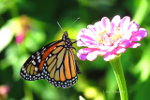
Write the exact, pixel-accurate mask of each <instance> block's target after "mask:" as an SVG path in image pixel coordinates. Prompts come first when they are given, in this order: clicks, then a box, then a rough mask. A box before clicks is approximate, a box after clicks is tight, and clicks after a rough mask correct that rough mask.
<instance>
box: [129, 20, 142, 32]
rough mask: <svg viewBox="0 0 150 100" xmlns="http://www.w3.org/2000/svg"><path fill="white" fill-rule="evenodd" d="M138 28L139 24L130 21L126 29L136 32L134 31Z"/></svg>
mask: <svg viewBox="0 0 150 100" xmlns="http://www.w3.org/2000/svg"><path fill="white" fill-rule="evenodd" d="M138 29H139V25H138V24H136V23H135V22H132V23H131V24H130V25H129V28H128V30H129V31H130V32H136V31H138Z"/></svg>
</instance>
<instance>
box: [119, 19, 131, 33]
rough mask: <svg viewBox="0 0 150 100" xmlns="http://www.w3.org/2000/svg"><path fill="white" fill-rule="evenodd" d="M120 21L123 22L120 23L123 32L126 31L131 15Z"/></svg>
mask: <svg viewBox="0 0 150 100" xmlns="http://www.w3.org/2000/svg"><path fill="white" fill-rule="evenodd" d="M120 23H121V24H120V28H121V32H122V33H125V32H126V31H127V29H128V27H129V24H130V17H128V16H125V17H124V18H122V20H121V22H120Z"/></svg>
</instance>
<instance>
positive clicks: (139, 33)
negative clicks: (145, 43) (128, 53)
mask: <svg viewBox="0 0 150 100" xmlns="http://www.w3.org/2000/svg"><path fill="white" fill-rule="evenodd" d="M146 36H147V31H146V30H145V29H144V28H140V29H139V31H137V32H135V33H133V35H132V37H131V39H130V40H131V41H140V40H142V38H144V37H146Z"/></svg>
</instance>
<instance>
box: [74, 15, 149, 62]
mask: <svg viewBox="0 0 150 100" xmlns="http://www.w3.org/2000/svg"><path fill="white" fill-rule="evenodd" d="M146 36H147V31H146V29H144V28H140V27H139V25H138V24H136V23H135V22H134V21H131V20H130V17H128V16H125V17H124V18H122V19H121V18H120V16H119V15H116V16H114V17H113V18H112V20H111V21H110V20H109V19H108V18H107V17H103V18H102V19H101V21H98V22H96V23H95V24H94V25H88V26H87V28H83V29H82V30H81V31H80V32H79V34H78V36H77V45H78V46H84V47H86V48H83V49H80V50H79V51H78V53H77V56H78V57H79V58H80V59H81V60H86V59H87V60H89V61H93V60H94V59H96V57H97V56H103V58H104V60H105V61H110V60H112V59H114V58H115V57H116V56H117V55H120V54H121V53H124V52H125V51H126V49H127V48H136V47H138V46H140V43H137V41H140V40H141V39H142V38H144V37H146Z"/></svg>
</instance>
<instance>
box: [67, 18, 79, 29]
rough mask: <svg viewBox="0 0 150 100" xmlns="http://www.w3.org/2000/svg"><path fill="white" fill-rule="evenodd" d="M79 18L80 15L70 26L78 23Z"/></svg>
mask: <svg viewBox="0 0 150 100" xmlns="http://www.w3.org/2000/svg"><path fill="white" fill-rule="evenodd" d="M79 19H80V17H78V18H77V19H76V20H74V21H73V22H72V24H71V25H70V27H71V26H72V25H73V24H74V23H76V22H77V21H78V20H79ZM70 27H69V28H70Z"/></svg>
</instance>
